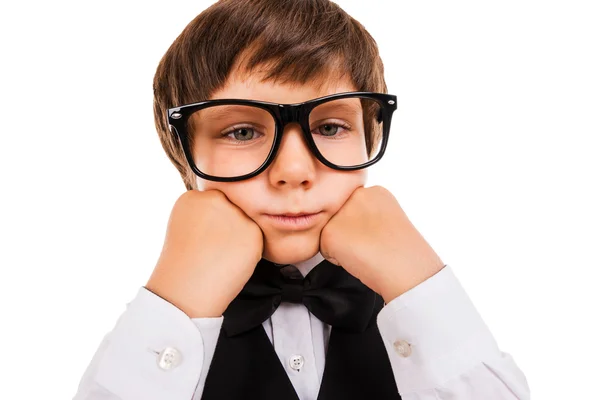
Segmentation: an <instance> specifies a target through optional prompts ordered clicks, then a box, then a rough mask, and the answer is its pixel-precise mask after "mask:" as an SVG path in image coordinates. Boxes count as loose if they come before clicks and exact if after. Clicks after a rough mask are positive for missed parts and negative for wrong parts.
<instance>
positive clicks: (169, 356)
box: [156, 347, 181, 370]
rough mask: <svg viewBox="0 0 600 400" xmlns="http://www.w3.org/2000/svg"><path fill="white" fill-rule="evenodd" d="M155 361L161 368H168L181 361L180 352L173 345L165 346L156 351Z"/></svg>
mask: <svg viewBox="0 0 600 400" xmlns="http://www.w3.org/2000/svg"><path fill="white" fill-rule="evenodd" d="M156 362H157V363H158V366H159V367H160V368H161V369H164V370H170V369H172V368H175V367H176V366H178V365H179V363H180V362H181V353H180V352H179V350H177V349H176V348H174V347H166V348H165V349H164V350H163V351H161V352H160V353H158V358H157V360H156Z"/></svg>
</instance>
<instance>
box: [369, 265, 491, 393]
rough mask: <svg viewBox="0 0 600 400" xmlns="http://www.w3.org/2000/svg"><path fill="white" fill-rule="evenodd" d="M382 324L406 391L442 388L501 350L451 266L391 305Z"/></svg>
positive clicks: (397, 376)
mask: <svg viewBox="0 0 600 400" xmlns="http://www.w3.org/2000/svg"><path fill="white" fill-rule="evenodd" d="M377 326H378V328H379V331H380V334H381V337H382V339H383V343H384V345H385V348H386V350H387V353H388V356H389V358H390V362H391V365H392V370H393V372H394V377H395V379H396V384H397V386H398V390H399V392H400V394H405V393H411V392H417V391H422V390H426V389H433V388H435V387H440V386H441V385H442V384H443V383H445V382H447V381H448V380H450V379H452V378H454V377H456V376H458V375H460V374H461V373H463V372H466V371H468V370H469V369H471V368H473V367H474V366H475V365H476V364H478V363H480V362H481V361H483V360H488V359H494V358H497V357H498V356H499V354H500V350H499V348H498V345H497V343H496V341H495V339H494V337H493V336H492V334H491V332H490V330H489V329H488V327H487V326H486V324H485V322H484V321H483V319H482V318H481V316H480V315H479V313H478V312H477V310H476V308H475V306H474V305H473V303H472V302H471V300H470V299H469V297H468V295H467V293H466V291H465V290H464V288H463V287H462V286H461V284H460V282H459V281H458V279H457V278H456V276H455V275H454V273H453V271H452V269H451V268H450V267H449V266H448V265H446V266H444V267H443V268H442V269H441V270H440V271H439V272H438V273H436V274H435V275H433V276H432V277H430V278H429V279H427V280H426V281H424V282H422V283H421V284H419V285H417V286H415V287H413V288H412V289H410V290H408V291H407V292H405V293H403V294H401V295H400V296H398V297H396V298H395V299H394V300H392V301H390V302H389V303H388V304H387V305H385V307H384V308H383V309H382V310H381V311H380V312H379V315H378V316H377Z"/></svg>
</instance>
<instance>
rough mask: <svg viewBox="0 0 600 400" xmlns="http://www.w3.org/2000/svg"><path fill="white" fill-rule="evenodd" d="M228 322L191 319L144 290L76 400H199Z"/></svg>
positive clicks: (106, 344) (109, 337)
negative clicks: (222, 326) (219, 339)
mask: <svg viewBox="0 0 600 400" xmlns="http://www.w3.org/2000/svg"><path fill="white" fill-rule="evenodd" d="M222 323H223V317H218V318H193V319H192V318H189V317H188V316H187V315H186V314H185V313H184V312H183V311H181V310H180V309H179V308H177V307H175V306H174V305H173V304H171V303H170V302H168V301H166V300H164V299H163V298H161V297H159V296H158V295H156V294H154V293H153V292H151V291H150V290H148V289H146V288H145V287H143V286H142V287H140V289H139V291H138V293H137V295H136V296H135V298H134V299H133V300H132V301H131V302H129V303H127V306H126V310H125V311H124V312H123V313H122V314H121V316H120V317H119V319H118V320H117V322H116V324H115V327H114V328H113V330H112V331H110V332H109V333H107V334H106V335H105V336H104V338H103V340H102V342H101V343H100V346H99V347H98V349H97V350H96V353H95V354H94V356H93V357H92V360H91V362H90V364H89V365H88V367H87V369H86V370H85V372H84V374H83V376H82V378H81V380H80V382H79V387H78V391H77V394H76V395H75V397H74V399H73V400H139V399H144V400H159V399H166V398H168V399H171V400H190V399H199V398H200V396H201V394H202V390H203V389H204V382H205V380H206V375H207V373H208V369H209V366H210V363H211V361H212V357H213V354H214V351H215V348H216V343H217V339H218V335H219V331H220V329H221V325H222Z"/></svg>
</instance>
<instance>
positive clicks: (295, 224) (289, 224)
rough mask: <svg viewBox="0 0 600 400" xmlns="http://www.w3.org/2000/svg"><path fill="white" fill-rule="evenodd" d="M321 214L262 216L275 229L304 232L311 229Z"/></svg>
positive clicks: (319, 212) (297, 213) (299, 213)
mask: <svg viewBox="0 0 600 400" xmlns="http://www.w3.org/2000/svg"><path fill="white" fill-rule="evenodd" d="M322 214H323V212H322V211H318V212H305V211H302V212H295V213H288V212H286V213H282V214H264V215H265V216H266V217H267V219H268V220H269V221H270V222H271V223H272V224H273V225H275V226H276V227H278V228H280V229H284V230H305V229H309V228H312V227H313V226H314V225H315V224H316V223H317V222H318V220H319V218H320V216H321V215H322Z"/></svg>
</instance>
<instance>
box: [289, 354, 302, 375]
mask: <svg viewBox="0 0 600 400" xmlns="http://www.w3.org/2000/svg"><path fill="white" fill-rule="evenodd" d="M303 365H304V357H302V356H301V355H299V354H294V355H293V356H291V357H290V368H292V369H293V370H295V371H300V368H302V366H303Z"/></svg>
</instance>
